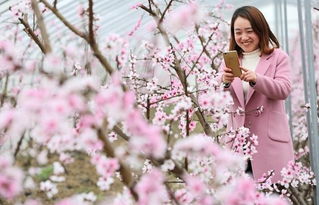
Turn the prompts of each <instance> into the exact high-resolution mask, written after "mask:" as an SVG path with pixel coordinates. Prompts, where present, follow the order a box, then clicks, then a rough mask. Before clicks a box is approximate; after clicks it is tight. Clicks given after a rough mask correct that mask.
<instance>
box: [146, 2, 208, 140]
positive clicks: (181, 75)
mask: <svg viewBox="0 0 319 205" xmlns="http://www.w3.org/2000/svg"><path fill="white" fill-rule="evenodd" d="M140 8H142V9H144V10H145V11H147V12H148V13H149V14H150V15H151V16H153V18H154V19H155V20H156V22H159V21H158V19H159V18H158V16H157V15H156V13H154V12H153V11H152V10H150V9H148V8H147V7H145V6H144V5H141V6H140ZM157 28H158V29H159V32H160V34H161V36H162V37H163V39H164V40H165V42H166V44H167V45H168V46H171V47H173V45H172V44H171V43H170V40H169V37H168V34H167V32H166V31H165V30H164V29H163V28H162V27H161V24H157ZM173 55H174V65H173V69H174V70H175V72H176V73H177V75H178V78H179V80H180V81H181V83H182V85H183V87H184V89H185V87H187V81H185V79H186V78H185V73H184V72H183V70H182V69H181V65H180V62H179V61H178V59H177V57H176V53H175V52H174V51H173ZM189 97H190V98H191V99H192V101H193V102H194V103H195V104H196V105H197V107H199V106H198V105H199V103H197V100H196V98H195V97H194V96H193V95H190V96H189ZM195 114H196V116H197V117H198V119H199V122H200V124H201V125H202V127H203V129H204V132H205V134H206V135H209V136H214V132H213V130H212V129H211V127H210V126H209V124H208V123H207V121H206V119H205V116H204V114H203V112H202V111H201V110H200V109H198V111H196V112H195Z"/></svg>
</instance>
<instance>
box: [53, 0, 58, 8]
mask: <svg viewBox="0 0 319 205" xmlns="http://www.w3.org/2000/svg"><path fill="white" fill-rule="evenodd" d="M57 3H58V0H54V2H53V7H54V8H56V6H57Z"/></svg>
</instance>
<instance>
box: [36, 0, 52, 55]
mask: <svg viewBox="0 0 319 205" xmlns="http://www.w3.org/2000/svg"><path fill="white" fill-rule="evenodd" d="M31 6H32V9H33V11H34V13H35V15H36V17H37V24H38V26H39V29H40V32H41V37H42V40H43V45H44V49H45V53H50V52H51V51H52V48H51V45H50V39H49V35H48V33H47V30H46V27H45V25H44V21H43V16H42V14H41V11H40V9H39V6H38V3H37V2H36V0H31Z"/></svg>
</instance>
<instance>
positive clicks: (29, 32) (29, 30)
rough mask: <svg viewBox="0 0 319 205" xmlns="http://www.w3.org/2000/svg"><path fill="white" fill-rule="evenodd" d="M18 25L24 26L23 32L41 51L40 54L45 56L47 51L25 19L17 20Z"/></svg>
mask: <svg viewBox="0 0 319 205" xmlns="http://www.w3.org/2000/svg"><path fill="white" fill-rule="evenodd" d="M19 21H20V23H21V24H22V25H23V26H24V29H23V30H24V31H25V32H26V33H27V34H28V36H30V38H31V39H32V40H33V41H34V42H35V43H36V44H37V45H38V46H39V48H40V49H41V51H42V53H44V54H46V53H47V51H46V49H45V47H44V45H43V44H42V42H41V41H40V39H39V38H38V36H37V35H36V34H35V33H34V32H33V30H32V28H31V27H30V25H29V23H28V22H27V21H26V18H24V19H22V18H19Z"/></svg>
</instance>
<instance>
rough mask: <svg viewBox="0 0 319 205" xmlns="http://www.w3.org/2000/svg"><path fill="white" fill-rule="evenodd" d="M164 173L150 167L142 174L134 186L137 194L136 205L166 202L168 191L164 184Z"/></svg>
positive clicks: (158, 204) (156, 204)
mask: <svg viewBox="0 0 319 205" xmlns="http://www.w3.org/2000/svg"><path fill="white" fill-rule="evenodd" d="M154 179H156V180H154ZM164 180H165V177H164V174H163V173H162V172H161V171H160V170H157V169H155V168H154V169H152V170H150V171H149V172H148V173H146V174H144V175H143V176H142V178H141V180H139V182H138V184H137V185H136V187H135V190H136V192H137V194H138V202H137V204H138V205H147V204H152V205H153V204H154V205H161V204H164V203H165V202H168V201H169V200H168V199H169V198H168V193H167V190H166V187H165V186H164V184H163V183H164Z"/></svg>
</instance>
